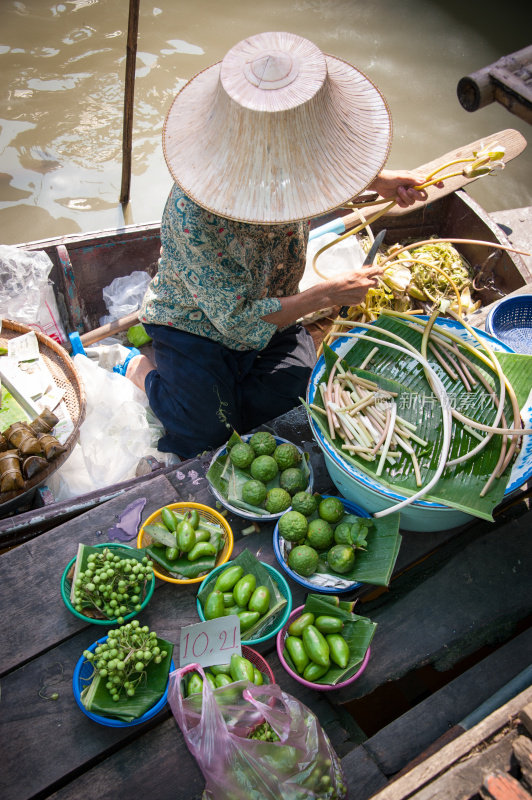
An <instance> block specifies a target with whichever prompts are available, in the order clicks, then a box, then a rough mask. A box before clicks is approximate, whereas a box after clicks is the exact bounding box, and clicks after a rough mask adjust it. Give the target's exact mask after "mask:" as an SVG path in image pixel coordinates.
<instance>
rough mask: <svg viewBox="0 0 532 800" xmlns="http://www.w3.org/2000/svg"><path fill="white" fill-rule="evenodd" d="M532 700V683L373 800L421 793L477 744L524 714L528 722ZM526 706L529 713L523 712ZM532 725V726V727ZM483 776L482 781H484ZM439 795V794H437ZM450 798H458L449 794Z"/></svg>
mask: <svg viewBox="0 0 532 800" xmlns="http://www.w3.org/2000/svg"><path fill="white" fill-rule="evenodd" d="M531 703H532V686H529V687H528V688H527V689H525V690H524V691H523V692H521V693H520V694H518V695H517V696H516V697H514V698H512V700H510V701H509V702H508V703H506V704H505V705H503V706H501V707H500V708H498V709H496V710H495V711H494V712H493V713H492V714H490V715H489V716H488V717H486V718H485V719H483V720H481V722H479V723H478V724H477V725H475V727H474V728H471V730H469V731H466V732H465V733H463V734H461V735H460V736H459V737H458V738H457V739H454V740H453V741H452V742H450V743H449V744H447V745H444V746H443V747H442V748H441V750H439V751H438V752H437V753H434V755H432V756H429V757H428V758H427V759H426V760H425V761H423V762H422V763H421V764H418V765H417V766H415V767H413V768H412V769H411V770H410V771H409V772H407V773H406V774H404V775H403V776H402V777H399V778H397V779H396V780H393V781H392V782H391V783H390V784H389V785H388V786H386V787H385V788H384V789H381V790H380V791H379V792H377V793H376V794H374V795H372V796H371V800H408V798H412V797H415V796H416V795H417V793H418V792H420V791H421V790H422V789H424V788H425V787H427V786H428V785H429V784H430V783H432V782H434V781H435V780H436V779H438V778H440V777H441V776H443V775H444V773H446V772H448V771H449V770H450V769H452V767H453V766H454V765H456V764H457V762H458V761H460V760H462V759H465V758H467V757H468V756H469V755H470V754H471V752H472V751H473V750H474V748H476V747H480V746H482V744H483V743H484V742H485V741H486V740H488V739H491V738H492V737H493V736H495V735H496V734H498V733H499V732H501V731H502V730H503V729H504V728H505V727H506V726H508V725H509V724H511V723H512V722H514V721H515V720H517V718H518V717H519V716H520V717H521V719H522V721H523V723H524V724H525V725H526V722H527V720H528V719H530V716H531V714H530V709H526V707H527V706H529V705H530V704H531ZM525 709H526V711H525V713H523V714H521V712H523V711H524V710H525ZM531 727H532V726H531ZM481 782H482V779H481V780H480V783H481ZM435 796H436V795H435ZM447 800H454V799H453V798H450V797H447Z"/></svg>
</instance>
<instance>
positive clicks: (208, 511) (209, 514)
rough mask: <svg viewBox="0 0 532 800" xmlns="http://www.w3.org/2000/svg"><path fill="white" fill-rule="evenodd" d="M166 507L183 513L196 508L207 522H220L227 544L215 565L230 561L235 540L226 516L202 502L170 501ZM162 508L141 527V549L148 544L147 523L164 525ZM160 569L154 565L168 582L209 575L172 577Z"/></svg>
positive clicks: (195, 579) (185, 580)
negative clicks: (146, 536)
mask: <svg viewBox="0 0 532 800" xmlns="http://www.w3.org/2000/svg"><path fill="white" fill-rule="evenodd" d="M164 508H170V509H171V510H172V511H178V512H179V511H180V512H181V513H184V512H185V511H192V510H193V509H196V510H197V512H198V513H199V515H200V518H201V519H203V520H205V521H206V522H210V523H211V524H216V523H218V524H219V525H221V526H222V528H223V531H224V538H225V544H224V546H223V548H222V550H221V551H220V553H219V554H218V556H217V558H216V564H215V567H218V566H220V564H225V562H226V561H229V559H230V558H231V554H232V552H233V547H234V543H235V540H234V537H233V531H232V530H231V526H230V525H229V523H228V522H227V520H226V519H225V517H222V515H221V514H220V513H219V512H218V511H215V510H214V508H210V507H209V506H204V505H203V504H202V503H169V504H168V505H166V506H164ZM162 510H163V509H162V508H160V509H159V510H158V511H154V512H153V514H151V515H150V516H149V517H148V519H147V520H146V521H145V522H144V524H143V526H142V527H141V529H140V531H139V533H138V536H137V547H138V548H139V549H140V548H141V547H145V546H146V545H144V535H145V534H144V528H145V527H146V526H147V525H153V524H154V523H160V524H161V525H162V519H161V511H162ZM159 569H162V568H161V567H160V565H157V564H156V565H154V569H153V572H154V574H155V575H156V576H157V577H158V578H160V579H161V580H162V581H167V582H168V583H185V584H189V583H201V581H203V580H205V578H206V577H207V575H209V573H208V572H207V573H206V574H205V575H201V576H200V577H199V578H187V579H185V578H172V577H171V576H170V575H168V574H167V573H166V572H159Z"/></svg>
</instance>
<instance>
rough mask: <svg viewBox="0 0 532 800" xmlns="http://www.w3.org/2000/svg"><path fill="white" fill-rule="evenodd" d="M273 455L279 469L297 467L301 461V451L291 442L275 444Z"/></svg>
mask: <svg viewBox="0 0 532 800" xmlns="http://www.w3.org/2000/svg"><path fill="white" fill-rule="evenodd" d="M273 457H274V458H275V460H276V461H277V463H278V465H279V469H281V470H283V469H288V467H297V465H298V464H299V463H300V462H301V453H300V452H299V450H298V449H297V447H296V446H295V444H292V442H284V443H283V444H279V445H277V447H276V448H275V451H274V454H273Z"/></svg>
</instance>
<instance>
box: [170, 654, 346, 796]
mask: <svg viewBox="0 0 532 800" xmlns="http://www.w3.org/2000/svg"><path fill="white" fill-rule="evenodd" d="M191 670H195V671H197V672H199V673H200V675H202V677H204V672H203V669H202V668H201V667H200V666H199V665H198V664H188V665H187V666H186V667H182V668H181V669H178V670H176V671H175V672H172V673H171V674H170V687H169V691H168V702H169V704H170V707H171V709H172V712H173V714H174V717H175V718H176V721H177V724H178V725H179V727H180V729H181V731H182V733H183V736H184V738H185V741H186V743H187V746H188V748H189V750H190V752H191V753H192V755H193V756H194V758H195V759H196V761H197V762H198V766H199V768H200V769H201V771H202V773H203V775H204V777H205V782H206V785H205V791H204V793H203V798H204V800H311V799H313V798H316V800H317V798H320V800H342V798H344V797H346V787H345V780H344V776H343V774H342V768H341V765H340V760H339V758H338V756H337V755H336V753H335V752H334V750H333V748H332V746H331V743H330V741H329V739H328V737H327V735H326V733H325V732H324V730H323V729H322V727H321V725H320V723H319V722H318V720H317V718H316V716H315V715H314V714H313V713H312V712H311V711H310V710H309V709H308V708H307V707H306V706H304V705H303V703H301V702H300V701H299V700H297V699H296V698H295V697H292V695H289V694H287V693H286V692H283V691H282V689H281V688H280V686H278V685H277V684H269V685H263V686H255V685H254V684H252V683H249V682H247V681H239V682H237V683H232V684H229V685H228V686H224V687H221V688H219V689H215V690H214V691H213V689H212V688H211V686H210V684H209V682H208V681H207V680H204V681H203V694H202V695H199V694H198V695H191V696H190V697H186V698H183V697H182V694H181V690H180V687H181V681H182V678H183V676H184V675H185V673H187V672H189V671H191ZM265 721H266V722H268V723H269V724H270V725H271V727H272V728H273V729H274V731H275V733H276V734H277V735H278V736H279V741H264V740H261V739H250V738H247V736H248V734H249V733H250V732H251V731H252V730H253V729H254V728H256V727H257V726H258V725H260V724H261V723H263V722H265Z"/></svg>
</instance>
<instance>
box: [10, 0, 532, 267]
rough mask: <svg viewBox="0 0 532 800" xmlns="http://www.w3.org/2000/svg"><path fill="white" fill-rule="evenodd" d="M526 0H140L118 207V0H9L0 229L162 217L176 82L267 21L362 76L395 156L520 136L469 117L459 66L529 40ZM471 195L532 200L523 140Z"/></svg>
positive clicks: (52, 228)
mask: <svg viewBox="0 0 532 800" xmlns="http://www.w3.org/2000/svg"><path fill="white" fill-rule="evenodd" d="M526 8H527V4H526V3H524V2H520V0H519V2H514V3H512V4H511V8H506V9H505V8H504V7H501V5H500V3H495V2H493V0H487V1H486V2H479V1H478V0H468V2H467V3H464V2H463V1H462V0H401V2H396V0H371V2H369V0H366V1H365V2H362V0H270V2H269V3H268V4H264V5H259V4H256V3H249V2H248V0H227V1H226V2H224V3H222V2H219V1H218V2H215V0H196V1H195V2H194V3H187V2H176V0H155V2H147V0H141V3H140V21H139V38H138V53H137V71H136V84H135V106H134V130H133V173H132V179H131V199H130V203H129V204H128V205H127V207H125V208H122V206H121V205H120V203H119V201H118V197H119V193H120V184H121V169H122V166H121V150H122V120H123V91H124V68H125V52H126V37H127V20H128V2H127V0H64V2H57V3H54V2H50V0H3V2H2V4H1V20H2V25H1V28H0V69H1V74H2V81H1V84H0V242H2V243H4V244H11V243H18V242H23V241H30V240H34V239H40V238H44V237H49V236H56V235H60V234H65V233H76V232H87V231H93V230H98V229H101V228H108V227H113V226H116V225H120V224H123V223H139V224H140V223H143V222H151V221H155V220H158V219H160V216H161V213H162V210H163V206H164V202H165V200H166V196H167V194H168V191H169V189H170V185H171V179H170V176H169V173H168V171H167V168H166V165H165V162H164V158H163V154H162V148H161V132H162V124H163V120H164V116H165V114H166V112H167V110H168V107H169V105H170V103H171V100H172V98H173V96H174V94H175V93H176V91H177V90H178V89H179V88H180V87H181V86H182V85H183V84H184V82H186V80H188V79H189V78H190V77H192V75H194V74H195V73H196V72H197V71H199V70H200V69H202V68H204V67H206V66H208V65H210V64H212V63H213V62H215V61H217V60H219V59H220V58H222V57H223V55H224V53H225V52H226V51H227V50H228V49H229V48H230V47H231V46H232V45H234V44H235V43H236V42H238V41H240V40H241V39H242V38H244V37H246V36H248V35H252V34H254V33H258V32H260V31H264V30H287V31H292V32H294V33H298V34H300V35H302V36H305V37H307V38H309V39H311V40H312V41H314V42H315V43H316V44H317V45H318V46H319V47H320V48H321V49H322V50H324V51H325V52H329V53H332V54H334V55H337V56H339V57H341V58H344V59H346V60H347V61H350V62H352V63H353V64H355V65H356V66H357V67H358V68H359V69H361V70H362V71H363V72H365V73H366V74H367V75H368V76H369V77H371V79H372V80H373V81H374V82H375V83H376V85H377V86H378V87H379V88H380V89H381V91H382V92H383V94H384V96H385V97H386V99H387V101H388V104H389V106H390V109H391V113H392V117H393V122H394V137H393V144H392V150H391V154H390V158H389V161H388V166H390V167H401V168H403V167H404V168H414V167H416V166H417V165H419V164H421V163H423V162H425V161H429V160H431V159H432V158H435V157H437V156H439V155H441V154H443V153H445V152H447V151H448V150H452V149H454V148H455V147H459V146H461V145H463V144H466V143H468V142H470V141H473V140H475V139H478V138H481V137H484V136H485V137H489V136H490V134H492V133H494V132H496V131H498V130H502V129H504V128H516V129H518V130H520V131H521V132H522V133H523V134H524V135H525V137H527V138H530V134H531V128H530V126H529V125H527V124H526V123H525V122H523V121H522V120H520V119H519V118H518V117H516V116H514V115H513V114H511V113H509V112H508V111H507V110H506V109H505V108H504V107H503V106H501V105H500V104H492V105H490V106H488V107H486V108H484V109H482V110H480V111H477V112H474V113H472V114H470V113H468V112H466V111H465V110H464V109H462V107H461V106H460V104H459V102H458V99H457V97H456V85H457V82H458V80H459V79H460V78H461V77H462V76H463V75H466V74H468V73H469V72H471V71H474V70H476V69H479V68H480V67H482V66H485V65H487V64H490V63H493V62H494V61H496V60H497V59H498V58H500V57H501V56H503V55H506V54H508V53H511V52H514V51H516V50H518V49H521V48H522V47H525V46H526V45H527V44H529V41H528V35H529V25H528V24H527V22H526V20H527V19H528V20H529V21H530V11H528V14H527V12H526ZM510 12H511V13H510ZM470 193H471V194H472V195H473V196H474V197H475V198H476V199H477V200H478V201H479V202H480V203H481V204H482V205H483V206H484V207H485V208H486V209H487V210H488V211H492V210H499V209H507V208H519V207H523V206H529V205H532V154H531V152H530V151H529V150H528V149H527V150H525V152H524V153H523V154H522V155H521V156H519V158H518V159H516V160H515V161H514V162H512V163H511V164H510V165H509V166H508V167H507V168H506V170H505V171H504V172H502V173H501V174H497V176H496V177H491V178H485V179H483V180H480V181H477V183H476V184H475V185H474V186H473V187H472V188H470ZM134 266H135V265H132V267H134Z"/></svg>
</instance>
